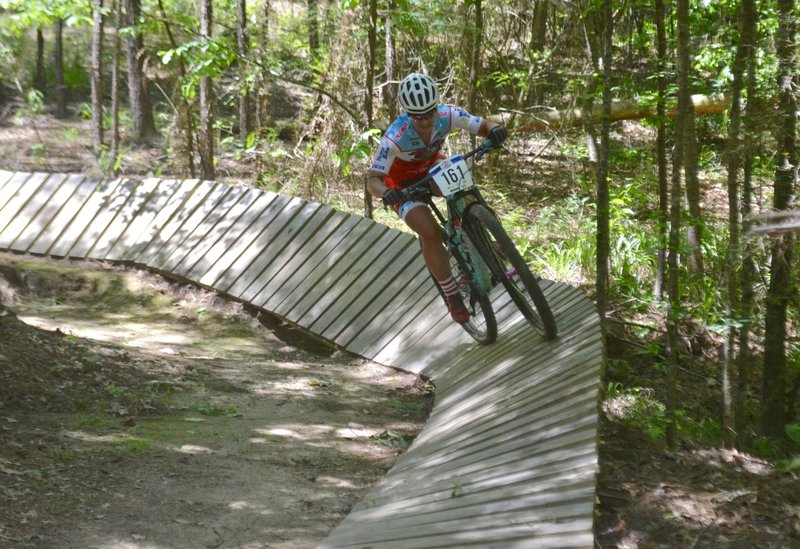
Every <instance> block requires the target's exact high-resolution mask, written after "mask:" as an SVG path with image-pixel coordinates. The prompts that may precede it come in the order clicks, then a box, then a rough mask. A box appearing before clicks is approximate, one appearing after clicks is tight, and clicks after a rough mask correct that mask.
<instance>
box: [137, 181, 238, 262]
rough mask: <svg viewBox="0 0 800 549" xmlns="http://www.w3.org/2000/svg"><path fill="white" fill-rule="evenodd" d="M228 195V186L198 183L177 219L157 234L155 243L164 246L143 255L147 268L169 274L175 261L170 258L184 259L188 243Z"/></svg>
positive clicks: (207, 182) (205, 182)
mask: <svg viewBox="0 0 800 549" xmlns="http://www.w3.org/2000/svg"><path fill="white" fill-rule="evenodd" d="M229 191H230V188H229V187H228V186H227V185H222V184H220V183H215V182H213V181H201V182H200V184H199V185H198V187H197V188H196V189H195V191H194V192H193V193H192V195H191V197H190V198H189V200H188V202H187V204H186V206H184V208H183V209H182V210H181V212H180V213H179V215H177V216H175V217H173V218H171V219H170V220H169V222H168V224H167V226H165V227H164V229H163V230H162V231H160V232H159V234H158V238H157V240H158V241H159V242H163V244H161V246H160V247H158V249H157V250H156V249H155V247H153V248H148V250H147V252H146V253H144V254H143V258H142V259H144V260H145V261H146V262H147V263H146V264H147V265H149V266H150V267H153V268H154V269H158V270H160V271H167V272H169V264H170V263H174V261H175V259H174V258H173V259H170V258H171V257H172V256H173V255H175V254H177V255H179V256H180V257H179V258H178V259H180V258H181V257H183V253H185V252H184V250H186V249H187V248H188V247H189V246H188V242H186V241H187V239H188V238H189V237H190V236H191V235H192V234H193V233H194V231H195V230H196V229H197V227H198V226H199V225H200V224H201V223H202V222H203V220H204V219H206V217H207V216H208V215H209V214H210V213H211V211H213V210H214V208H215V207H216V206H217V205H218V204H219V203H220V202H222V201H223V200H224V198H225V195H226V194H227V193H228V192H229ZM184 243H186V244H184Z"/></svg>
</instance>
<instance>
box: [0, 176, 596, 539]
mask: <svg viewBox="0 0 800 549" xmlns="http://www.w3.org/2000/svg"><path fill="white" fill-rule="evenodd" d="M0 249H1V250H10V251H14V252H23V253H30V254H36V255H44V256H51V257H54V258H61V257H69V258H83V259H97V260H106V261H113V262H123V263H129V264H133V265H137V266H140V267H144V268H148V269H152V270H155V271H157V272H161V273H163V274H166V275H170V276H173V277H178V278H181V279H185V280H187V281H191V282H194V283H196V284H199V285H201V286H203V287H206V288H210V289H214V290H216V291H218V292H221V293H223V294H225V295H228V296H231V297H233V298H235V299H239V300H242V301H246V302H248V303H251V304H252V305H254V306H256V307H259V308H262V309H264V310H266V311H269V312H271V313H273V314H276V315H279V316H280V317H282V318H284V319H286V320H288V321H290V322H292V323H295V324H297V325H298V326H301V327H302V328H305V329H307V330H309V331H311V332H313V333H314V334H317V335H318V336H320V337H323V338H325V339H327V340H329V341H332V342H334V343H336V344H337V345H339V346H341V347H343V348H345V349H347V350H348V351H351V352H353V353H357V354H359V355H361V356H364V357H366V358H369V359H372V360H374V361H376V362H379V363H382V364H385V365H390V366H395V367H398V368H402V369H405V370H408V371H412V372H415V373H419V374H422V375H424V376H426V377H429V378H431V379H432V380H433V381H434V383H435V384H436V388H437V389H436V391H437V397H436V404H435V406H434V409H433V411H432V414H431V416H430V418H429V420H428V422H427V424H426V425H425V428H424V429H423V431H422V433H421V434H420V436H419V437H418V438H417V440H415V441H414V443H413V444H412V446H411V447H410V448H409V449H408V451H407V452H406V453H405V454H404V455H403V456H401V458H400V459H399V460H398V461H397V463H396V464H395V466H394V467H393V468H392V469H391V470H390V471H389V473H388V474H387V476H386V477H385V478H384V479H383V480H382V481H381V482H380V483H379V484H378V486H377V487H376V488H375V489H374V490H373V492H372V493H371V494H370V495H369V496H368V497H366V498H365V499H364V500H363V501H361V502H360V503H359V504H358V505H357V506H356V507H355V508H354V509H353V510H352V512H351V513H350V515H349V516H348V517H346V518H345V520H344V521H343V522H342V523H341V524H340V525H339V526H338V527H337V528H336V529H335V530H334V531H333V532H332V534H331V535H330V536H329V537H328V538H327V539H326V540H324V541H323V542H322V543H321V545H320V547H325V548H333V547H362V548H366V547H373V548H386V547H408V548H422V547H468V546H473V547H526V548H527V547H535V548H539V547H559V548H563V547H586V548H589V547H592V545H593V534H592V516H593V509H594V499H595V475H596V470H597V426H598V417H597V405H598V399H599V390H600V377H601V369H602V364H603V347H602V338H601V334H600V326H599V319H598V316H597V314H596V312H595V310H594V305H593V304H592V303H591V302H590V301H589V300H588V299H586V297H585V296H584V295H583V294H582V293H581V292H580V291H579V290H577V289H575V288H573V287H570V286H567V285H564V284H559V283H552V282H548V281H545V282H544V291H545V294H546V295H547V297H548V299H549V300H550V303H551V305H552V306H553V310H554V313H555V316H556V320H557V322H558V324H559V332H560V334H561V337H560V338H559V339H558V340H556V341H553V342H545V341H543V340H542V339H541V338H540V337H539V336H538V335H536V334H534V333H532V331H531V330H530V329H529V328H528V326H527V325H526V322H525V321H524V319H523V318H522V316H521V315H520V314H519V313H518V312H517V311H516V309H515V308H514V307H513V306H512V304H510V303H509V300H508V298H507V296H506V295H505V294H503V293H501V292H498V294H497V296H495V298H494V304H495V307H496V309H497V311H498V319H499V321H500V334H501V335H500V338H499V339H498V342H497V343H495V344H494V345H490V346H485V347H480V346H476V345H474V344H472V343H471V340H469V338H468V337H467V336H466V334H464V333H463V332H462V330H461V329H460V328H459V327H458V326H457V325H455V324H454V323H453V322H452V321H451V320H450V318H449V315H448V314H447V312H446V310H445V308H444V305H443V304H442V302H441V300H440V298H439V296H438V293H437V292H436V290H435V288H434V287H433V285H432V284H431V282H430V278H429V277H428V274H427V270H426V268H425V265H424V263H423V262H422V260H421V258H420V256H419V253H418V246H417V244H416V241H415V240H414V239H413V238H412V237H411V236H410V235H408V234H405V233H401V232H399V231H396V230H392V229H389V228H387V227H385V226H383V225H380V224H376V223H374V222H372V221H370V220H367V219H364V218H362V217H359V216H356V215H350V214H344V213H341V212H338V211H335V210H333V209H331V208H329V207H328V206H324V205H320V204H315V203H312V202H307V201H305V200H302V199H300V198H292V197H288V196H283V195H278V194H275V193H271V192H266V191H261V190H258V189H254V188H252V187H246V186H232V185H226V184H221V183H214V182H208V181H197V180H183V181H179V180H162V179H144V180H134V179H125V178H120V179H113V180H101V179H94V178H90V177H86V176H83V175H76V174H45V173H12V172H6V171H0Z"/></svg>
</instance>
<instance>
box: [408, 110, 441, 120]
mask: <svg viewBox="0 0 800 549" xmlns="http://www.w3.org/2000/svg"><path fill="white" fill-rule="evenodd" d="M434 114H436V109H431V110H429V111H428V112H424V113H422V114H411V113H409V114H408V116H410V117H411V118H413V119H414V120H427V119H428V118H433V115H434Z"/></svg>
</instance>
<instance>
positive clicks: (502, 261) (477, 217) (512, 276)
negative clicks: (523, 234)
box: [464, 204, 558, 340]
mask: <svg viewBox="0 0 800 549" xmlns="http://www.w3.org/2000/svg"><path fill="white" fill-rule="evenodd" d="M464 228H465V230H466V231H467V234H468V235H469V236H470V238H472V241H473V242H474V243H475V246H476V247H477V248H478V251H479V252H480V254H481V255H482V256H483V258H484V260H486V263H487V264H488V265H489V268H490V269H491V270H492V276H493V278H494V279H495V280H496V281H497V282H500V283H502V284H503V286H504V287H505V289H506V291H507V292H508V293H509V295H510V296H511V299H512V300H513V301H514V303H515V304H516V306H517V307H518V308H519V310H520V311H521V312H522V314H523V316H525V318H526V319H527V320H528V322H530V323H531V325H532V326H533V327H534V328H535V329H536V331H538V332H539V333H540V334H541V335H542V337H544V338H545V339H548V340H549V339H554V338H555V337H556V336H557V335H558V328H557V326H556V321H555V318H554V317H553V312H552V311H551V310H550V305H549V304H548V303H547V298H545V296H544V293H543V292H542V289H541V288H540V287H539V283H538V282H537V279H536V277H535V276H533V273H532V272H531V270H530V269H529V268H528V265H527V263H525V260H524V259H523V258H522V256H521V255H520V253H519V251H518V250H517V248H516V246H514V243H513V242H512V241H511V238H510V237H509V236H508V233H506V231H505V229H503V226H502V225H501V224H500V221H499V220H498V219H497V217H496V216H495V215H494V213H492V212H491V211H490V210H489V209H488V208H486V207H485V206H483V205H482V204H475V205H473V206H472V207H470V209H469V210H468V212H467V218H466V224H465V227H464Z"/></svg>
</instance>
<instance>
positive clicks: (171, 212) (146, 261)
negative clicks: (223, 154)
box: [126, 179, 217, 268]
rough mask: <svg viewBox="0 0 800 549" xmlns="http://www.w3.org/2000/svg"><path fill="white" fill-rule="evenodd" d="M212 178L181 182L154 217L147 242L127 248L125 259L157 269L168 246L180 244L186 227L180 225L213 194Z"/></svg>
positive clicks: (171, 247) (214, 186)
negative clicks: (128, 249)
mask: <svg viewBox="0 0 800 549" xmlns="http://www.w3.org/2000/svg"><path fill="white" fill-rule="evenodd" d="M216 188H217V187H216V184H215V183H214V182H213V181H200V180H197V179H186V180H184V181H182V182H181V183H180V190H179V191H177V192H176V193H175V194H174V195H173V197H172V199H171V200H170V202H169V203H168V204H167V205H166V206H165V207H164V208H163V210H162V212H161V213H159V216H158V218H157V220H154V221H153V226H152V227H151V228H150V229H149V231H150V232H151V233H154V234H152V236H151V237H150V240H149V241H148V242H146V243H145V242H143V241H142V242H140V243H139V244H137V245H136V246H135V247H134V249H132V250H130V252H129V253H128V255H127V257H126V259H127V260H129V261H133V262H134V263H137V264H140V265H147V266H149V267H151V268H156V266H157V265H160V264H161V262H162V261H164V259H166V258H167V257H169V253H170V250H171V249H174V247H175V246H179V245H180V242H181V240H182V238H183V236H185V233H186V232H188V230H184V231H182V227H183V226H184V225H185V224H186V223H187V222H188V220H189V219H191V217H192V216H193V215H194V214H195V213H196V212H197V210H198V209H199V208H201V207H202V205H203V203H205V201H206V198H207V197H210V196H212V193H213V192H214V190H215V189H216Z"/></svg>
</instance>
